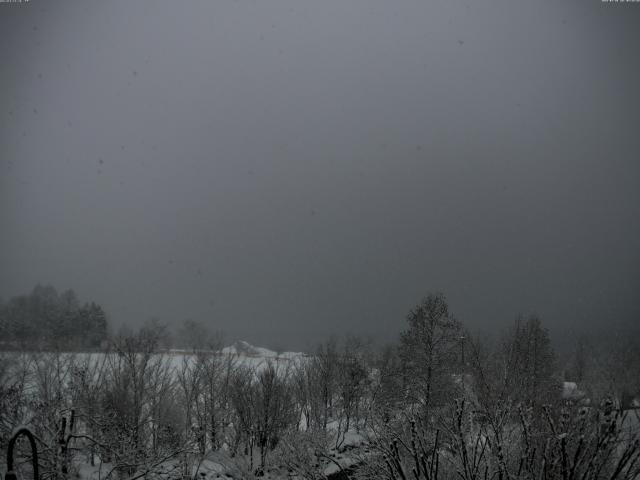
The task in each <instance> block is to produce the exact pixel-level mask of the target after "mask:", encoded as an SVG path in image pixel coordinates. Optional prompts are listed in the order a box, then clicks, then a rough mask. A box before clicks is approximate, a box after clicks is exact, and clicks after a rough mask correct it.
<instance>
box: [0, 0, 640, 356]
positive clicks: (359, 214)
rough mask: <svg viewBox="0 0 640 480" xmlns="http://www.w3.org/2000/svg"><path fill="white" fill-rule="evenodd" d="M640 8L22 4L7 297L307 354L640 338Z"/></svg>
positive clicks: (2, 127)
mask: <svg viewBox="0 0 640 480" xmlns="http://www.w3.org/2000/svg"><path fill="white" fill-rule="evenodd" d="M638 20H640V8H638V6H637V5H635V4H626V5H623V4H606V3H600V2H598V1H596V0H593V1H591V0H590V1H580V2H578V1H572V2H551V3H547V4H541V3H540V2H517V3H514V2H510V1H506V0H505V1H483V2H464V1H459V2H458V1H449V0H447V1H444V0H441V1H433V2H417V1H407V2H404V1H401V2H388V1H382V0H367V1H350V2H344V1H337V0H335V1H333V0H331V1H314V2H299V1H286V0H274V1H270V2H256V1H232V2H227V1H219V2H208V1H197V2H196V1H193V2H168V1H153V2H151V1H142V0H138V1H135V2H132V1H127V2H125V1H112V2H111V1H110V2H92V1H87V0H83V1H76V2H71V1H64V2H63V1H60V2H55V3H51V2H47V3H45V2H42V1H39V0H32V1H30V2H28V3H22V4H15V3H12V4H0V31H1V32H3V35H2V37H3V41H2V42H0V58H1V59H2V75H0V87H1V90H0V91H1V92H2V93H1V94H0V225H1V226H2V227H1V230H2V234H1V235H0V266H1V268H0V293H1V294H2V296H3V297H5V298H6V297H8V296H11V295H14V294H18V293H21V292H25V291H28V290H30V289H31V288H32V287H33V285H34V284H35V283H37V282H50V283H53V284H54V285H56V286H57V287H58V288H68V287H72V288H74V289H75V290H76V291H77V292H78V293H79V294H80V295H81V296H82V297H83V298H92V299H95V300H96V301H98V302H100V303H101V304H103V305H104V306H105V308H106V309H107V311H108V312H109V314H110V316H111V318H112V319H113V321H114V322H115V323H122V322H132V323H139V322H140V321H142V320H144V319H146V318H148V317H150V316H157V317H159V318H161V319H162V320H165V321H168V322H173V321H179V320H182V319H184V318H194V319H199V320H203V321H205V322H208V323H209V324H211V325H212V327H214V328H220V329H223V330H225V331H226V332H228V334H229V335H230V336H231V337H242V338H246V339H248V340H250V341H254V342H256V343H264V344H271V345H273V344H276V343H277V344H280V345H283V346H288V347H300V346H304V345H305V344H306V343H308V342H311V341H313V339H314V338H316V337H317V336H324V335H327V334H329V333H339V332H344V331H352V332H356V331H358V332H366V333H370V334H372V335H374V336H376V337H377V338H379V339H389V338H391V337H390V336H391V335H395V334H396V332H397V331H398V330H399V329H400V328H402V327H403V317H404V315H405V313H406V312H407V310H408V309H409V308H411V306H412V305H413V304H415V303H416V302H417V301H418V300H419V299H420V297H421V296H422V295H424V294H425V293H426V292H428V291H430V290H439V291H444V292H445V293H446V294H447V295H448V298H449V300H450V303H451V305H452V308H453V310H454V311H455V312H456V313H457V315H458V316H459V317H460V318H461V319H462V320H463V321H464V322H465V323H466V324H467V325H469V326H471V327H472V328H493V327H495V326H497V325H503V324H504V323H505V322H509V321H511V319H512V318H513V317H514V316H515V315H516V314H517V313H518V312H524V313H528V312H533V311H535V312H538V313H539V314H540V315H542V316H543V317H544V318H545V319H546V320H547V322H549V323H550V324H551V325H552V326H558V325H559V326H561V327H562V328H564V329H567V328H571V327H573V326H576V325H589V326H593V325H603V324H606V322H611V321H619V320H627V321H629V320H635V319H637V318H638V316H639V313H640V302H639V300H638V294H637V292H638V291H640V275H639V272H640V269H639V266H640V249H639V248H638V245H640V227H639V222H638V218H640V188H639V186H640V185H639V180H640V166H639V162H638V152H639V151H640V149H639V147H640V135H638V125H639V124H640V122H639V120H640V118H639V115H640V94H639V91H638V85H640V64H639V60H638V58H640V57H639V56H638V51H637V45H640V41H639V40H640V29H638V28H637V24H638Z"/></svg>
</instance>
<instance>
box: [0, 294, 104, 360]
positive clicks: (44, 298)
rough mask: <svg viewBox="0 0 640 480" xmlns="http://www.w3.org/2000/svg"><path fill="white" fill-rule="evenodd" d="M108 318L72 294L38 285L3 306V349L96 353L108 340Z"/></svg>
mask: <svg viewBox="0 0 640 480" xmlns="http://www.w3.org/2000/svg"><path fill="white" fill-rule="evenodd" d="M107 330H108V322H107V317H106V314H105V312H104V310H103V309H102V307H101V306H100V305H97V304H96V303H94V302H91V303H85V304H82V305H81V304H80V302H79V301H78V298H77V296H76V294H75V292H74V291H73V290H66V291H64V292H62V293H60V294H59V293H58V292H57V291H56V289H55V288H54V287H52V286H50V285H47V286H42V285H37V286H36V287H35V288H34V289H33V290H32V291H31V293H29V294H28V295H19V296H16V297H13V298H11V299H9V300H8V301H7V302H6V303H5V304H0V342H1V343H0V346H1V347H2V348H4V349H15V348H22V349H24V348H28V349H33V348H41V347H44V348H65V349H96V348H99V347H100V346H101V344H102V342H104V341H105V340H106V338H107Z"/></svg>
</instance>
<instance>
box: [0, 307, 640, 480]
mask: <svg viewBox="0 0 640 480" xmlns="http://www.w3.org/2000/svg"><path fill="white" fill-rule="evenodd" d="M167 334H168V332H167V329H166V328H165V327H163V326H162V325H161V324H160V323H159V322H148V323H147V324H145V325H144V326H143V327H142V328H140V329H139V330H138V331H136V332H132V331H129V332H126V331H124V330H123V331H121V332H120V333H119V334H117V335H114V336H113V337H112V338H110V339H109V343H108V348H106V349H105V351H104V352H103V353H91V354H69V353H60V352H49V353H38V352H33V353H28V354H22V353H11V354H5V356H0V385H1V387H0V446H1V447H2V448H6V440H3V439H7V438H8V437H9V435H10V432H11V431H13V430H14V429H15V427H16V426H18V425H22V424H28V425H29V427H30V428H32V429H33V430H34V432H35V434H36V435H37V437H38V439H39V442H40V443H39V444H40V445H41V446H42V455H41V457H40V458H41V472H43V476H42V478H43V479H46V480H68V479H70V478H72V477H73V475H75V474H76V473H77V472H78V471H79V470H80V469H81V467H82V468H83V469H84V471H86V469H87V468H88V466H92V467H93V470H92V471H93V472H94V478H96V479H97V480H114V479H120V480H126V479H135V478H142V477H145V478H147V479H150V480H169V479H178V478H179V479H183V480H187V479H189V480H196V479H200V478H202V479H203V480H204V479H205V478H206V479H209V478H211V479H213V478H246V479H254V478H257V477H262V478H272V479H275V478H283V477H292V476H293V477H295V478H303V479H309V480H319V479H324V478H327V477H328V475H329V473H328V472H330V471H332V470H331V468H333V471H338V472H339V471H340V470H342V473H343V474H344V475H343V477H342V478H352V479H355V478H362V479H365V478H366V479H380V480H381V479H387V480H406V479H408V478H413V479H415V480H444V479H451V478H457V479H461V480H489V479H491V480H498V479H501V480H507V479H522V480H538V479H563V480H569V479H585V480H595V479H616V478H617V479H625V480H632V479H636V478H638V475H640V437H639V436H638V434H639V431H638V424H639V423H640V415H638V413H637V412H638V411H637V410H632V409H630V408H629V407H631V406H632V403H633V402H628V401H627V400H625V399H626V398H627V397H629V398H633V399H637V398H638V396H640V388H638V384H637V383H634V382H636V380H635V379H637V378H638V377H640V362H636V361H634V360H633V359H634V358H640V356H638V355H636V356H635V357H634V356H633V355H630V354H629V355H626V354H625V356H624V357H620V358H623V359H624V360H615V361H613V360H611V361H609V359H617V358H619V357H618V355H619V354H618V353H616V351H615V349H613V348H610V349H606V350H603V351H601V352H600V353H598V352H596V351H592V350H591V349H589V348H586V347H584V346H583V347H581V350H579V351H577V354H576V355H575V356H574V358H573V359H571V360H570V361H569V362H568V364H567V365H562V364H560V362H559V360H558V358H557V356H556V354H555V352H554V349H553V347H552V344H551V341H550V339H549V332H548V330H547V329H546V328H545V326H544V324H543V322H542V321H541V319H539V318H537V317H528V318H520V319H518V320H517V321H516V322H514V324H513V325H512V327H511V328H508V329H507V330H506V331H504V332H503V333H502V334H501V335H499V336H497V337H496V338H491V339H486V338H479V337H478V336H476V335H473V334H472V333H471V332H469V331H468V330H467V329H466V328H465V327H464V325H463V324H462V323H461V322H459V321H458V320H457V319H456V318H455V317H454V316H453V315H452V314H451V313H450V311H449V306H448V304H447V302H446V300H445V298H444V296H442V295H428V296H427V297H425V298H424V299H423V300H422V301H421V302H420V303H419V304H418V305H416V307H415V308H414V309H412V310H411V311H410V312H409V313H408V315H407V318H406V328H405V330H404V332H403V333H402V335H401V337H400V338H399V339H398V341H397V342H395V343H393V344H390V345H388V346H387V347H385V348H383V349H379V348H377V347H375V346H374V345H372V344H371V343H370V342H367V341H365V340H363V339H361V338H358V337H356V336H348V337H345V338H344V339H341V340H337V339H330V340H328V341H325V342H323V343H321V344H319V345H318V346H317V348H316V350H315V351H314V352H310V355H309V356H305V357H299V358H298V359H281V360H277V359H271V360H269V359H265V360H264V361H263V362H261V363H257V362H255V361H253V360H251V359H250V360H249V361H248V360H247V358H243V357H239V356H236V355H211V354H210V352H211V350H219V348H220V346H221V343H220V340H219V339H217V338H216V337H215V336H213V335H211V334H210V333H209V332H208V330H207V328H206V326H205V325H203V324H199V323H197V322H185V323H184V324H183V326H182V327H181V330H180V331H179V335H178V336H179V337H180V338H181V342H182V343H183V344H184V346H185V347H187V348H188V349H189V350H190V351H191V353H190V354H185V355H181V356H176V355H162V354H158V353H159V352H161V351H162V349H163V347H162V345H163V343H164V342H165V341H166V337H167ZM629 348H630V349H631V350H633V351H635V352H638V350H640V343H639V342H631V343H629ZM620 362H622V363H620ZM622 368H624V370H625V372H624V374H622V372H619V371H617V370H619V369H622ZM578 375H580V376H581V378H582V379H583V381H582V383H580V384H579V387H580V388H581V389H583V390H584V392H585V393H584V394H583V395H582V396H577V395H572V396H569V397H568V396H566V395H563V383H562V381H563V378H564V376H569V377H570V378H573V379H575V378H577V376H578ZM623 387H624V388H623ZM565 393H566V392H565ZM625 402H627V403H625ZM71 417H73V421H71ZM63 418H66V419H67V421H66V423H65V422H63V420H62V419H63ZM630 420H632V421H630ZM1 442H5V443H4V444H3V443H1ZM61 442H62V443H61ZM0 458H1V456H0ZM20 458H21V459H22V460H25V459H26V458H28V452H22V454H21V455H20ZM212 462H214V463H215V465H216V467H215V469H213V468H210V466H211V463H212ZM205 465H209V467H206V468H205ZM209 473H211V474H210V475H208V474H209ZM221 473H224V474H225V475H226V477H224V476H222V475H220V476H218V477H216V475H219V474H221ZM23 478H26V475H25V472H23Z"/></svg>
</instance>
